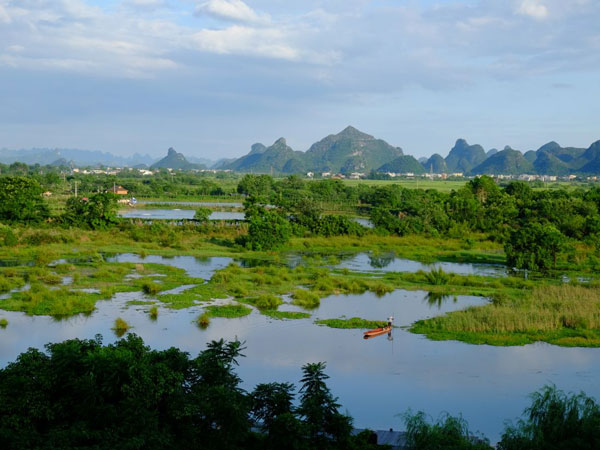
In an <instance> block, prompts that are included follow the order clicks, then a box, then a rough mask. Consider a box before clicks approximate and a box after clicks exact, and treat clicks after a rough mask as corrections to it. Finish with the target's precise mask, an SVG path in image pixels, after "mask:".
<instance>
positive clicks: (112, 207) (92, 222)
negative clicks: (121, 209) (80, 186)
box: [62, 192, 119, 230]
mask: <svg viewBox="0 0 600 450" xmlns="http://www.w3.org/2000/svg"><path fill="white" fill-rule="evenodd" d="M117 208H118V205H117V196H116V195H115V194H112V193H110V192H105V193H99V194H93V195H91V196H90V197H89V198H81V197H71V198H69V199H68V200H67V204H66V206H65V212H64V213H63V215H62V220H63V222H64V223H66V224H68V225H72V226H77V227H85V228H91V229H93V230H98V229H107V228H110V227H112V226H113V225H115V224H117V223H118V222H119V218H118V216H117Z"/></svg>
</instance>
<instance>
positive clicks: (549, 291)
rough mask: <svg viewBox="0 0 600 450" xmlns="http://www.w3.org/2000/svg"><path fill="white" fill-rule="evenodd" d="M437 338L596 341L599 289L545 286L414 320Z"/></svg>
mask: <svg viewBox="0 0 600 450" xmlns="http://www.w3.org/2000/svg"><path fill="white" fill-rule="evenodd" d="M410 330H411V331H412V332H413V333H420V334H425V335H426V336H427V337H429V338H431V339H436V340H446V339H456V340H461V341H464V342H469V343H473V344H489V345H524V344H529V343H532V342H537V341H544V342H548V343H551V344H556V345H563V346H583V347H598V346H600V289H598V288H597V287H594V286H586V285H572V284H562V285H543V286H535V287H533V289H531V290H530V291H529V292H524V293H523V292H522V293H521V295H516V296H498V297H497V298H496V299H495V300H494V301H493V302H492V303H491V304H489V305H486V306H480V307H472V308H469V309H467V310H464V311H456V312H453V313H450V314H447V315H445V316H442V317H434V318H432V319H427V320H422V321H418V322H416V323H415V324H414V325H413V326H412V327H411V329H410Z"/></svg>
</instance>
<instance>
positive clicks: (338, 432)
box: [0, 335, 600, 450]
mask: <svg viewBox="0 0 600 450" xmlns="http://www.w3.org/2000/svg"><path fill="white" fill-rule="evenodd" d="M243 350H244V348H243V345H242V344H241V343H240V342H238V341H234V342H225V341H223V340H220V341H212V342H210V343H209V344H208V345H207V348H206V350H204V351H203V352H201V353H200V354H199V355H198V356H197V357H195V358H192V357H190V355H189V354H188V353H186V352H182V351H181V350H179V349H176V348H170V349H168V350H162V351H158V350H151V349H150V348H149V347H147V346H145V345H144V342H143V341H142V339H141V338H139V337H137V336H135V335H128V336H127V338H125V339H122V340H119V341H117V342H116V343H114V344H111V345H103V344H102V340H101V337H100V336H97V337H96V339H94V340H79V339H74V340H68V341H65V342H62V343H57V344H48V345H46V352H42V351H39V350H37V349H29V350H28V351H26V352H25V353H22V354H21V355H19V357H18V358H17V360H16V361H15V362H12V363H9V364H8V365H7V366H6V367H5V368H4V369H1V370H0V441H1V442H2V447H3V448H5V449H7V450H12V449H15V450H16V449H31V448H38V449H55V448H61V449H70V448H79V449H115V448H119V449H131V450H134V449H161V450H163V449H182V448H196V449H209V450H213V449H214V450H221V449H222V450H235V449H250V450H251V449H274V450H275V449H276V450H281V449H292V450H308V449H317V448H318V449H325V450H335V449H340V450H341V449H344V450H348V449H349V450H351V449H365V450H368V449H376V448H382V447H379V446H377V445H376V440H374V439H373V435H372V433H371V432H369V431H366V432H363V433H361V434H358V435H356V434H355V433H354V432H353V424H352V419H351V417H349V416H348V415H345V414H343V413H341V412H340V408H341V405H340V404H339V403H338V399H337V398H335V397H334V396H333V395H332V393H331V390H330V388H329V387H328V386H327V383H326V381H327V379H328V376H327V375H326V374H325V371H324V370H325V364H324V363H309V364H306V365H305V366H303V367H302V379H301V380H300V388H299V389H298V390H296V387H295V386H294V385H293V384H291V383H279V382H271V383H264V384H259V385H257V386H256V387H255V388H254V390H253V391H251V392H247V391H245V390H244V389H242V387H241V383H242V380H241V379H240V377H239V376H238V375H237V374H236V371H235V368H236V366H237V365H238V362H239V358H241V357H242V356H243V354H242V352H243ZM366 406H368V405H366ZM373 406H374V405H373ZM404 421H405V425H406V430H407V431H406V448H407V449H415V450H418V449H441V448H452V449H457V450H460V449H476V450H482V449H489V448H490V446H489V443H488V441H487V440H486V439H485V438H481V437H478V438H474V436H473V434H472V433H471V432H469V429H468V425H467V424H466V422H465V421H464V420H462V419H461V418H456V417H450V416H446V417H442V418H441V419H440V420H439V421H438V422H436V423H430V422H429V421H428V420H427V419H426V416H425V414H424V413H422V412H419V413H416V414H411V413H407V414H405V415H404ZM599 446H600V407H599V406H598V404H597V403H596V402H595V400H593V399H592V398H589V397H586V396H585V395H584V394H579V395H565V394H564V393H562V392H561V391H558V390H556V389H555V388H553V387H546V388H544V389H542V390H541V391H540V392H538V393H535V394H533V395H532V404H531V406H530V407H529V408H528V409H527V410H526V412H525V415H524V418H523V420H520V421H519V422H518V423H517V424H516V425H508V426H506V427H505V430H504V433H503V435H502V441H501V442H500V443H499V445H498V448H500V449H502V450H525V449H531V450H534V449H535V450H538V449H539V450H542V449H559V448H560V449H567V448H568V449H574V448H577V449H597V448H599ZM383 448H385V447H383Z"/></svg>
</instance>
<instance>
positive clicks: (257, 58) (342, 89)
mask: <svg viewBox="0 0 600 450" xmlns="http://www.w3.org/2000/svg"><path fill="white" fill-rule="evenodd" d="M599 23H600V1H599V0H446V1H443V0H438V1H432V0H421V1H418V0H303V1H290V0H105V1H100V0H0V148H10V149H18V148H32V147H48V148H80V149H87V150H102V151H107V152H111V153H114V154H117V155H123V156H126V155H131V154H133V153H136V152H137V153H143V154H150V155H152V156H156V157H158V156H161V155H163V154H166V150H167V148H169V147H174V148H175V149H176V150H177V151H179V152H182V153H184V154H185V155H189V156H196V157H204V158H208V159H212V160H216V159H219V158H225V157H227V158H230V157H239V156H242V155H243V154H245V153H247V152H248V151H249V150H250V146H251V144H253V143H255V142H262V143H264V144H266V145H270V144H272V143H273V142H274V141H275V140H276V139H278V138H279V137H285V138H286V140H287V143H288V145H290V146H291V147H292V148H294V149H295V150H306V149H308V148H309V147H310V145H311V144H312V143H313V142H316V141H318V140H319V139H321V138H323V137H325V136H327V135H329V134H334V133H338V132H339V131H341V130H342V129H343V128H345V127H346V126H347V125H352V126H354V127H356V128H358V129H360V130H361V131H363V132H366V133H368V134H371V135H373V136H375V137H377V138H381V139H384V140H386V141H387V142H389V143H390V144H392V145H395V146H399V147H402V148H403V150H404V152H405V153H407V154H412V155H414V156H416V157H422V156H429V155H431V154H433V153H440V154H442V155H443V156H445V155H447V153H448V151H449V150H450V148H451V147H452V146H453V144H454V142H455V141H456V139H458V138H464V139H466V140H467V141H468V142H469V143H470V144H475V143H477V144H481V145H483V146H484V148H486V149H489V148H499V149H502V148H503V147H504V146H505V145H510V146H512V147H513V148H516V149H519V150H522V151H526V150H530V149H537V148H538V147H540V146H541V145H543V144H544V143H546V142H548V141H551V140H554V141H557V142H558V143H560V144H561V145H563V146H577V147H588V146H589V145H590V144H591V143H592V142H594V141H596V140H598V139H600V101H599V99H600V26H598V24H599Z"/></svg>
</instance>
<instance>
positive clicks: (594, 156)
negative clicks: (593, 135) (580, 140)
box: [579, 141, 600, 174]
mask: <svg viewBox="0 0 600 450" xmlns="http://www.w3.org/2000/svg"><path fill="white" fill-rule="evenodd" d="M581 159H582V160H583V161H585V164H584V165H582V166H581V168H580V169H579V172H581V173H587V174H600V141H596V142H594V143H593V144H592V145H590V147H589V148H588V149H587V150H586V151H585V152H584V154H583V155H582V156H581Z"/></svg>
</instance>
